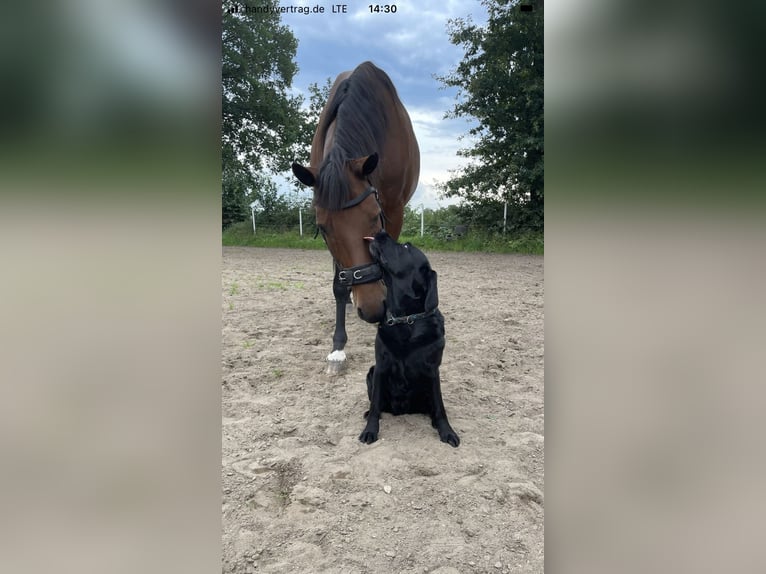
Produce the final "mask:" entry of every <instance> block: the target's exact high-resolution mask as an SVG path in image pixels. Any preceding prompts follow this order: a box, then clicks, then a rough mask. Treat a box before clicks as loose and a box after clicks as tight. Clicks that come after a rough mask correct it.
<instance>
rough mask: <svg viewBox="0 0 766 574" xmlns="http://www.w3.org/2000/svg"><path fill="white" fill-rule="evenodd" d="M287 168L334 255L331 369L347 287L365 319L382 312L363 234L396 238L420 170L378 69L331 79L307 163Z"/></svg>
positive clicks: (395, 99) (411, 137) (408, 127)
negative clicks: (308, 194)
mask: <svg viewBox="0 0 766 574" xmlns="http://www.w3.org/2000/svg"><path fill="white" fill-rule="evenodd" d="M292 168H293V173H294V174H295V176H296V177H297V178H298V180H299V181H300V182H301V183H303V184H304V185H308V186H311V187H313V188H314V207H315V209H316V221H317V228H318V230H319V231H320V232H321V233H322V237H323V238H324V240H325V243H326V244H327V247H328V249H329V250H330V253H331V254H332V256H333V259H334V261H335V278H334V280H333V294H334V296H335V305H336V314H335V333H334V335H333V352H332V353H331V354H330V355H329V356H328V357H327V359H328V361H330V364H329V365H328V367H329V370H330V371H331V372H338V371H340V369H341V368H342V367H343V365H344V364H345V363H344V361H345V358H346V357H345V352H344V351H343V348H344V347H345V345H346V341H347V340H348V337H347V335H346V319H345V308H346V303H347V302H348V298H349V289H350V290H351V291H352V292H353V300H354V304H355V305H356V308H357V312H358V313H359V316H360V317H361V318H362V319H364V320H365V321H367V322H369V323H377V322H379V321H380V319H381V318H382V317H383V314H384V312H385V310H384V307H383V302H384V290H383V289H384V288H383V284H382V283H381V282H380V279H381V272H380V268H379V267H378V266H377V265H376V264H375V263H373V261H372V258H371V257H370V252H369V249H368V244H367V242H366V241H365V240H364V237H365V236H374V235H375V234H376V233H377V232H378V231H380V230H381V228H385V230H386V231H387V232H388V234H389V235H390V236H391V237H393V238H394V239H397V238H398V237H399V233H400V232H401V230H402V220H403V218H404V206H405V204H406V203H407V202H408V201H409V200H410V198H411V197H412V194H413V193H415V188H416V187H417V183H418V176H419V175H420V150H419V149H418V142H417V140H416V139H415V133H414V132H413V130H412V123H411V122H410V117H409V115H408V114H407V110H405V109H404V106H403V105H402V102H401V101H400V100H399V96H398V95H397V93H396V88H394V85H393V83H391V79H390V78H389V77H388V76H387V75H386V73H385V72H383V70H381V69H379V68H377V67H376V66H375V65H373V64H372V63H371V62H364V63H363V64H360V65H359V66H357V67H356V69H354V71H353V72H343V73H342V74H340V75H339V76H338V77H337V78H336V79H335V83H334V84H333V86H332V89H331V90H330V96H329V99H328V101H327V103H326V104H325V107H324V109H323V110H322V114H321V116H320V118H319V125H318V126H317V129H316V133H315V134H314V140H313V142H312V144H311V164H310V166H308V167H304V166H302V165H300V164H298V163H293V166H292Z"/></svg>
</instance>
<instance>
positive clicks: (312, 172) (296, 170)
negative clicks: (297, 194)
mask: <svg viewBox="0 0 766 574" xmlns="http://www.w3.org/2000/svg"><path fill="white" fill-rule="evenodd" d="M293 174H295V177H297V178H298V181H300V182H301V183H302V184H303V185H308V186H309V187H313V186H314V185H315V184H316V181H317V177H316V169H314V168H313V167H303V166H302V165H301V164H299V163H296V162H294V163H293Z"/></svg>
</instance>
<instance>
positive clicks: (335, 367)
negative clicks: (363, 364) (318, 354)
mask: <svg viewBox="0 0 766 574" xmlns="http://www.w3.org/2000/svg"><path fill="white" fill-rule="evenodd" d="M345 367H346V353H345V352H344V351H333V352H332V353H330V354H329V355H327V368H326V369H325V373H327V374H328V375H338V374H340V373H341V372H342V371H343V370H344V369H345Z"/></svg>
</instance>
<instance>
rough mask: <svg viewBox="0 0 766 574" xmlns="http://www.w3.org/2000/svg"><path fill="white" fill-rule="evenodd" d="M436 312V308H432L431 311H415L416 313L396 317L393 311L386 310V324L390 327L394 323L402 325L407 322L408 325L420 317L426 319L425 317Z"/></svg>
mask: <svg viewBox="0 0 766 574" xmlns="http://www.w3.org/2000/svg"><path fill="white" fill-rule="evenodd" d="M435 312H436V309H431V310H430V311H424V312H423V313H415V314H414V315H404V316H402V317H394V316H393V315H392V314H391V311H386V325H388V326H389V327H391V326H393V325H402V324H404V323H406V324H407V325H412V324H413V323H414V322H415V321H417V320H418V319H424V318H425V317H428V316H430V315H433V314H434V313H435Z"/></svg>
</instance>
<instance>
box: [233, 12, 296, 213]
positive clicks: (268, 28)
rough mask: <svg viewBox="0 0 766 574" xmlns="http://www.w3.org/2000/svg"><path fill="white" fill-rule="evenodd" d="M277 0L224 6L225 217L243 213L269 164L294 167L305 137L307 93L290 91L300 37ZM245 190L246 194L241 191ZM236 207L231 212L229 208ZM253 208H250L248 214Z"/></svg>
mask: <svg viewBox="0 0 766 574" xmlns="http://www.w3.org/2000/svg"><path fill="white" fill-rule="evenodd" d="M277 5H278V2H277V1H275V0H264V1H263V2H260V3H258V8H259V10H255V9H253V7H250V6H248V5H246V4H245V3H242V4H240V3H236V4H231V5H225V6H224V13H223V31H222V44H223V52H222V68H221V82H222V137H221V147H222V149H221V162H222V174H223V182H222V183H223V189H222V197H223V198H224V201H223V208H224V213H223V221H224V225H225V224H226V223H225V222H226V221H232V220H237V218H238V217H241V216H242V213H241V209H240V206H241V205H242V204H245V205H246V204H249V203H250V202H251V201H253V199H254V198H256V197H258V196H259V194H260V193H261V191H262V188H259V187H258V186H259V185H262V184H263V183H264V182H265V181H268V176H267V175H266V174H267V170H268V171H271V172H279V171H284V170H286V169H288V167H289V165H290V162H291V161H292V159H293V157H294V155H295V153H296V152H297V149H298V147H299V145H300V143H301V138H302V134H303V131H304V120H303V115H302V113H301V104H302V102H303V98H301V97H300V96H291V95H290V94H289V92H288V90H289V88H290V85H291V83H292V80H293V77H294V76H295V73H296V72H297V65H296V64H295V62H294V58H295V53H296V50H297V47H298V41H297V40H296V39H295V36H294V35H293V34H292V32H291V31H290V29H289V28H288V27H287V26H284V25H282V23H281V20H280V16H279V13H277V12H271V11H263V10H261V9H260V8H262V7H276V6H277ZM241 194H244V195H245V198H239V197H238V196H239V195H241ZM227 209H229V210H230V211H229V212H228V213H227V212H226V210H227ZM248 214H249V209H248V210H247V212H246V213H245V216H247V215H248Z"/></svg>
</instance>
